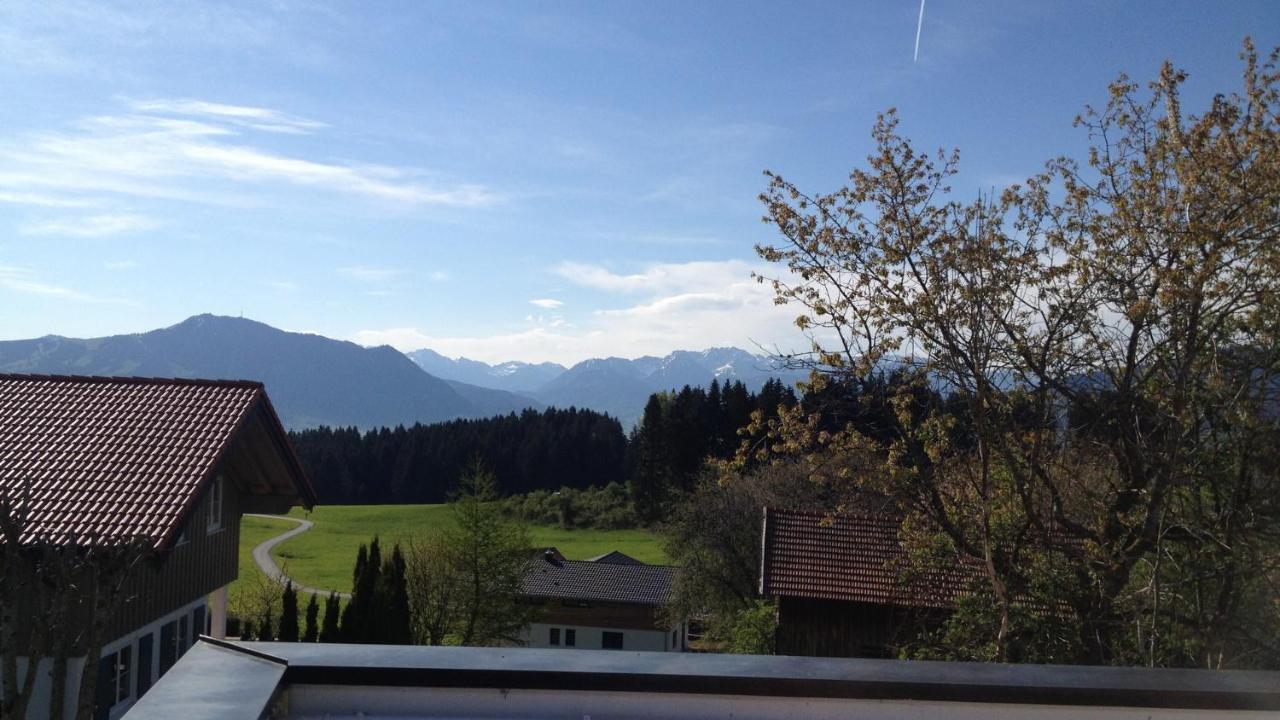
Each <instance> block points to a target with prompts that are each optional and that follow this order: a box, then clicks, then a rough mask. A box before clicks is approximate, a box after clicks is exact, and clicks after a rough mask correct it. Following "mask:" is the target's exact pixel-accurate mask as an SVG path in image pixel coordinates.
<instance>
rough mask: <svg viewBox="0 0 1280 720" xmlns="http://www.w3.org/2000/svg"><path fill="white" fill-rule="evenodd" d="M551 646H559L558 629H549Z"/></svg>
mask: <svg viewBox="0 0 1280 720" xmlns="http://www.w3.org/2000/svg"><path fill="white" fill-rule="evenodd" d="M551 644H552V645H559V644H560V628H551Z"/></svg>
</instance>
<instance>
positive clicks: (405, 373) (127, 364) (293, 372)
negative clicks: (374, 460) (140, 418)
mask: <svg viewBox="0 0 1280 720" xmlns="http://www.w3.org/2000/svg"><path fill="white" fill-rule="evenodd" d="M0 371H3V372H20V373H51V374H68V375H140V376H155V377H200V378H217V379H250V380H259V381H261V382H263V383H264V384H265V385H266V387H267V392H268V393H269V394H270V396H271V401H272V404H274V405H275V408H276V411H277V412H278V413H279V414H280V418H281V420H282V421H283V422H284V423H285V425H287V426H288V427H290V428H294V429H298V428H305V427H315V426H318V425H343V426H345V425H356V426H359V427H361V428H372V427H378V426H383V425H386V426H395V425H402V424H403V425H409V424H412V423H414V422H423V423H429V422H439V421H443V420H450V419H453V418H457V417H482V416H488V415H495V414H499V413H507V412H511V411H515V410H520V409H521V408H524V407H530V406H532V407H540V406H541V403H538V402H537V401H536V400H533V399H531V398H527V397H521V396H517V395H513V394H511V393H506V392H502V391H498V390H492V389H489V388H481V387H476V386H473V385H467V384H465V383H458V382H449V381H446V380H442V379H440V378H438V377H435V376H433V375H430V374H428V373H425V372H423V371H422V369H421V368H419V367H418V366H417V365H414V364H413V362H412V361H410V360H409V359H408V358H406V357H405V356H404V355H402V354H401V353H399V352H398V351H396V350H395V349H393V348H390V347H387V346H383V347H375V348H365V347H361V346H359V345H356V344H355V343H351V342H344V341H341V340H332V339H330V338H326V337H322V336H320V335H309V334H303V333H293V332H285V331H283V330H278V329H276V328H273V327H271V326H270V325H265V324H263V323H260V322H255V321H253V320H246V319H243V318H231V317H219V316H216V315H197V316H195V317H191V318H188V319H187V320H184V321H182V322H180V323H178V324H177V325H173V326H172V327H167V328H162V329H159V330H152V331H150V332H145V333H140V334H136V335H113V336H110V337H101V338H92V339H83V340H82V339H76V338H66V337H59V336H56V335H48V336H45V337H42V338H37V339H34V340H11V341H5V342H0Z"/></svg>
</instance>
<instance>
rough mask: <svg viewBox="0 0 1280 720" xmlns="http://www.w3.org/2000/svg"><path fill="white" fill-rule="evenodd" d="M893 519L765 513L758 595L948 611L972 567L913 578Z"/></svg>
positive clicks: (924, 571) (898, 522) (927, 572)
mask: <svg viewBox="0 0 1280 720" xmlns="http://www.w3.org/2000/svg"><path fill="white" fill-rule="evenodd" d="M901 524H902V522H901V520H900V519H899V518H897V517H893V516H890V515H871V514H839V515H827V514H825V513H821V512H808V511H800V510H779V509H774V508H765V511H764V527H763V531H762V534H763V538H762V553H761V563H760V593H761V594H762V595H764V596H765V597H800V598H816V599H824V600H846V601H852V602H868V603H884V604H892V605H902V606H907V607H937V608H943V607H949V606H950V605H951V604H952V603H953V602H954V600H955V598H956V597H957V596H958V595H959V594H961V593H962V592H964V590H965V586H966V584H967V583H968V581H969V580H970V579H971V578H972V577H974V572H973V568H953V569H950V570H938V569H934V568H925V569H921V570H918V571H917V572H915V573H912V574H905V571H906V570H907V569H908V565H907V560H908V558H907V553H906V550H905V549H904V548H903V546H902V542H901V541H900V540H899V538H898V529H899V528H900V527H901Z"/></svg>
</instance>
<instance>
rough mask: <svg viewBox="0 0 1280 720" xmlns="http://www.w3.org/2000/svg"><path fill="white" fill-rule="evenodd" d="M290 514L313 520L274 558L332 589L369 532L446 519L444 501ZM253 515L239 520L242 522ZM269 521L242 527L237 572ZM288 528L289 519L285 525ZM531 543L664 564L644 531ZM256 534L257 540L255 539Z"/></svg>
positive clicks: (395, 537) (387, 537)
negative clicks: (619, 554) (615, 553)
mask: <svg viewBox="0 0 1280 720" xmlns="http://www.w3.org/2000/svg"><path fill="white" fill-rule="evenodd" d="M290 516H291V517H298V518H305V519H308V520H311V521H312V522H314V523H315V527H314V528H312V529H311V531H310V532H305V533H303V534H301V535H299V536H297V537H295V538H293V539H291V540H288V541H287V542H285V543H282V544H281V545H278V546H276V549H275V553H274V554H275V557H276V562H278V563H280V564H282V565H284V566H285V567H286V568H287V570H288V573H289V575H290V577H293V578H295V579H297V580H298V581H299V582H302V583H305V584H307V585H311V586H313V587H318V588H332V589H335V590H340V591H344V592H349V591H350V590H351V572H352V569H353V566H354V565H355V559H356V550H357V549H358V548H359V547H360V543H368V542H369V540H370V539H371V538H372V537H373V536H374V535H378V536H379V537H380V538H381V541H382V544H383V547H384V548H387V549H388V550H389V549H390V547H391V545H392V544H393V543H395V542H399V541H403V540H405V539H407V538H410V537H413V536H414V535H418V534H422V533H424V532H426V531H428V530H430V529H432V528H436V527H444V526H447V525H448V524H449V523H451V522H452V515H451V512H450V510H449V507H448V506H447V505H328V506H323V507H317V508H316V509H315V510H313V511H312V512H310V513H307V512H306V511H304V510H302V509H301V508H294V510H293V512H291V513H290ZM254 520H256V518H245V523H246V524H247V523H249V522H250V521H254ZM260 522H261V523H264V524H265V523H272V525H271V526H270V527H272V528H278V529H275V530H274V531H271V530H267V531H266V534H265V536H259V535H256V534H255V535H254V536H253V537H252V538H251V537H250V535H251V533H257V532H258V529H259V528H265V527H267V526H266V525H257V524H255V525H254V526H253V529H252V530H249V529H248V526H247V525H246V526H245V529H242V531H241V533H242V535H241V541H240V554H241V560H240V573H241V576H242V577H243V576H244V574H245V573H246V572H257V568H256V567H255V566H254V563H253V558H252V556H251V553H252V550H253V546H254V545H256V544H257V543H259V542H262V541H263V540H265V539H267V538H269V537H271V536H272V535H274V534H279V533H281V532H284V531H285V530H288V529H289V528H288V527H281V526H284V525H285V523H284V522H283V521H266V520H263V521H260ZM289 525H290V526H292V523H290V524H289ZM529 535H530V538H531V539H532V541H533V544H534V546H536V547H544V546H548V545H551V546H555V547H556V548H557V549H559V550H560V552H561V553H563V554H564V555H565V557H567V558H570V559H573V560H584V559H586V558H589V557H594V556H596V555H603V554H604V553H607V552H609V551H610V550H618V551H620V552H624V553H626V554H628V555H631V556H632V557H634V558H636V559H638V560H641V561H643V562H649V563H662V562H666V556H665V555H664V553H663V552H662V546H661V541H660V539H659V538H658V536H657V535H656V534H654V533H652V532H649V531H648V530H563V529H561V528H558V527H554V526H539V525H534V526H530V527H529ZM255 538H260V539H255Z"/></svg>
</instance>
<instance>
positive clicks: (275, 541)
mask: <svg viewBox="0 0 1280 720" xmlns="http://www.w3.org/2000/svg"><path fill="white" fill-rule="evenodd" d="M245 517H256V518H265V519H267V520H288V521H290V522H296V523H298V527H296V528H294V529H292V530H289V531H287V532H283V533H281V534H279V535H276V536H275V537H273V538H271V539H270V540H267V541H265V542H261V543H258V545H257V546H256V547H254V548H253V561H254V562H255V563H257V564H258V567H259V568H261V569H262V572H264V573H266V575H267V577H269V578H271V579H272V580H276V581H279V582H282V583H283V582H292V583H293V589H294V590H297V591H299V592H305V593H311V594H312V595H320V596H323V597H328V595H329V592H330V591H329V590H324V589H321V588H314V587H311V586H309V585H303V584H302V583H300V582H298V581H297V580H294V579H293V578H291V577H289V576H288V575H285V574H284V571H283V570H281V569H280V566H279V565H277V564H276V559H275V558H273V557H271V551H272V550H274V549H275V547H276V546H277V545H279V544H280V543H282V542H284V541H285V540H288V539H289V538H291V537H295V536H298V535H301V534H302V533H304V532H306V531H308V530H310V529H311V528H312V527H313V526H314V525H315V523H313V522H311V521H310V520H303V519H301V518H291V517H284V516H283V515H259V514H258V513H245ZM338 597H340V598H342V599H344V600H350V599H351V593H344V592H340V593H338Z"/></svg>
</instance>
